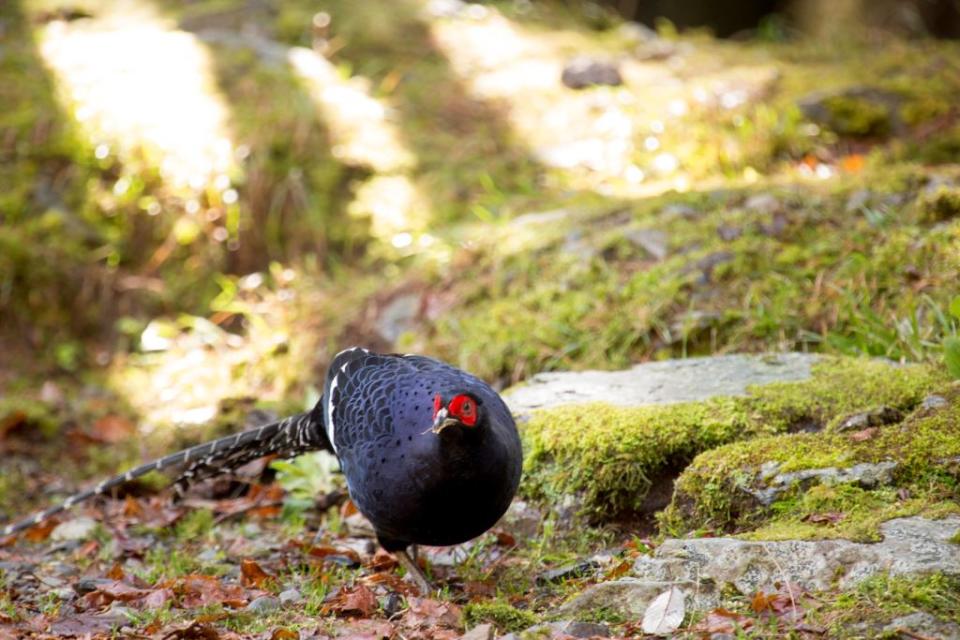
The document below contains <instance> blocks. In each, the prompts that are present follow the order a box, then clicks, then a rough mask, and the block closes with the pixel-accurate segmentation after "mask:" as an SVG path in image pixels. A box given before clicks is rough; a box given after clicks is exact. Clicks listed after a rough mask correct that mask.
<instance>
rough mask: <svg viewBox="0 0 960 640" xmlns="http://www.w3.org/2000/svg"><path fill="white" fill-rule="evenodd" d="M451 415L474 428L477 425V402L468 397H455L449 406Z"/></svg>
mask: <svg viewBox="0 0 960 640" xmlns="http://www.w3.org/2000/svg"><path fill="white" fill-rule="evenodd" d="M447 410H448V411H449V412H450V415H451V416H453V417H454V418H456V419H457V420H459V421H460V422H462V423H463V424H465V425H466V426H468V427H472V426H474V425H476V424H477V402H476V400H474V399H473V398H471V397H470V396H467V395H459V396H454V397H453V399H452V400H451V401H450V404H449V405H448V406H447Z"/></svg>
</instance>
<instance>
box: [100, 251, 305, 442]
mask: <svg viewBox="0 0 960 640" xmlns="http://www.w3.org/2000/svg"><path fill="white" fill-rule="evenodd" d="M272 272H273V273H272V275H271V276H270V277H269V278H268V277H265V276H263V275H261V274H259V273H255V274H251V275H249V276H245V277H243V278H240V279H239V280H238V281H237V282H236V283H235V284H234V283H232V282H228V281H226V280H224V281H223V287H224V289H223V291H222V292H221V295H220V296H219V297H218V299H217V300H216V301H215V302H214V304H213V307H214V308H215V309H218V311H216V312H215V313H214V315H213V316H212V317H211V319H209V320H208V319H206V318H201V317H197V316H189V315H182V316H180V317H179V318H176V319H169V320H168V319H155V320H153V321H151V322H150V323H149V324H148V325H147V326H146V328H145V329H144V330H143V332H142V333H141V334H140V353H136V354H131V355H128V356H121V357H120V358H119V359H118V360H117V361H116V362H115V363H114V366H113V367H111V370H110V383H111V386H112V387H113V388H115V389H117V390H118V391H119V392H121V393H122V394H123V395H124V397H125V398H126V399H127V401H128V402H129V403H130V404H131V406H132V407H133V408H134V409H135V410H136V411H137V413H138V414H139V415H140V416H141V422H140V430H141V432H142V433H144V434H150V433H152V432H154V431H155V430H157V429H158V428H163V427H169V426H171V425H179V426H191V425H195V426H200V425H205V424H209V423H210V422H211V421H213V420H214V419H215V418H216V417H217V415H218V411H219V410H220V409H221V408H222V403H223V401H224V400H226V399H231V398H233V399H237V398H246V397H251V396H253V397H256V398H258V400H260V401H271V400H274V401H276V400H281V399H283V398H286V397H290V396H291V386H292V385H295V384H297V383H298V382H299V377H300V374H296V373H294V372H295V371H296V370H297V368H298V366H303V365H297V364H291V363H292V362H293V361H297V362H298V360H297V359H298V358H303V357H304V350H307V351H311V352H312V351H313V349H314V348H313V346H312V345H308V344H306V342H310V340H309V338H307V337H305V336H304V337H301V338H300V339H294V337H293V336H292V335H291V332H292V330H293V326H294V325H295V320H294V318H296V317H299V316H298V315H297V314H298V313H300V311H301V309H302V305H303V304H304V302H305V300H304V298H306V297H311V296H313V297H314V298H315V297H316V296H319V295H321V294H319V293H316V292H312V291H307V290H306V289H305V288H304V287H298V286H297V274H296V273H295V272H294V271H293V270H291V269H284V268H281V267H279V266H275V268H274V269H272ZM312 304H314V305H316V304H319V302H318V301H317V300H316V299H314V300H312ZM230 324H232V325H233V326H236V325H238V324H241V325H242V326H243V331H242V332H234V331H228V330H226V329H224V327H223V326H222V325H230ZM299 326H301V327H302V326H303V320H302V319H301V321H300V325H299ZM307 335H309V334H307Z"/></svg>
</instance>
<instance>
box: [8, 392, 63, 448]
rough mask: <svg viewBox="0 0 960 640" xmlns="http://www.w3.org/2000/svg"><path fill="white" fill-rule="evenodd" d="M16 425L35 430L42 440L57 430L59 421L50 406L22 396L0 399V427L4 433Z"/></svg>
mask: <svg viewBox="0 0 960 640" xmlns="http://www.w3.org/2000/svg"><path fill="white" fill-rule="evenodd" d="M18 424H26V425H27V426H29V427H30V428H32V429H36V430H37V431H38V432H39V433H40V435H41V436H42V437H44V438H49V437H52V436H53V435H55V434H56V433H57V431H58V430H59V421H58V420H57V417H56V413H55V412H54V411H53V410H52V409H51V408H50V405H49V404H48V403H46V402H42V401H40V400H33V399H31V398H27V397H23V396H12V397H7V398H0V426H2V427H3V428H4V429H3V430H4V431H6V430H7V429H9V428H10V427H12V426H15V425H18Z"/></svg>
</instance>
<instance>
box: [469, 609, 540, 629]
mask: <svg viewBox="0 0 960 640" xmlns="http://www.w3.org/2000/svg"><path fill="white" fill-rule="evenodd" d="M463 620H464V625H465V626H466V627H468V628H469V627H474V626H476V625H478V624H482V623H484V622H488V623H491V624H493V625H495V626H496V627H497V629H499V630H500V631H501V632H502V633H508V632H511V631H522V630H523V629H526V628H527V627H530V626H533V625H534V624H536V623H537V621H538V620H537V616H535V615H534V614H532V613H530V612H529V611H523V610H521V609H517V608H516V607H513V606H511V605H509V604H507V603H505V602H471V603H470V604H468V605H466V606H465V607H464V608H463Z"/></svg>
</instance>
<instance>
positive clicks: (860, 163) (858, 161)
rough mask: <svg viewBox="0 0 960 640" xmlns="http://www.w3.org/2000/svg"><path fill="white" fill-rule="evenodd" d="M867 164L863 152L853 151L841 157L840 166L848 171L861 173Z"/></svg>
mask: <svg viewBox="0 0 960 640" xmlns="http://www.w3.org/2000/svg"><path fill="white" fill-rule="evenodd" d="M865 164H866V161H865V160H864V157H863V155H862V154H859V153H853V154H850V155H849V156H844V157H843V158H841V159H840V168H841V169H843V170H844V171H846V172H847V173H860V172H861V171H863V167H864V165H865Z"/></svg>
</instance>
